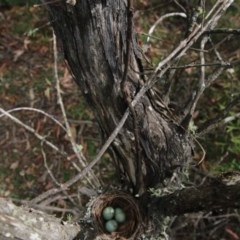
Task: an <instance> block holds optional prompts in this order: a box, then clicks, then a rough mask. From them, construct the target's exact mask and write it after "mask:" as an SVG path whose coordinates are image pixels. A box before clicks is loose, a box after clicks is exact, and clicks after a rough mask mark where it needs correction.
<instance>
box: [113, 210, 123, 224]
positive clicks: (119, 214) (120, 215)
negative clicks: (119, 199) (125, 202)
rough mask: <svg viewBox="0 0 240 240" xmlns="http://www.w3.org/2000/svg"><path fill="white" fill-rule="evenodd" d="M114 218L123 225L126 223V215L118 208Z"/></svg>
mask: <svg viewBox="0 0 240 240" xmlns="http://www.w3.org/2000/svg"><path fill="white" fill-rule="evenodd" d="M114 218H115V220H116V221H117V222H119V223H123V222H125V221H126V214H125V212H124V211H123V210H122V209H121V208H116V209H115V213H114Z"/></svg>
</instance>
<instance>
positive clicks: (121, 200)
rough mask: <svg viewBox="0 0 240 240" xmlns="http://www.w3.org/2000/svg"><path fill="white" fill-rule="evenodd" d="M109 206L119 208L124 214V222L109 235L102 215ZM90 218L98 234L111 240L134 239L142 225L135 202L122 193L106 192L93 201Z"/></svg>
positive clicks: (128, 195) (129, 196)
mask: <svg viewBox="0 0 240 240" xmlns="http://www.w3.org/2000/svg"><path fill="white" fill-rule="evenodd" d="M109 206H110V207H113V208H121V209H122V210H123V211H124V213H125V214H126V221H124V222H123V223H121V224H119V226H118V228H117V230H116V231H113V232H111V233H109V232H108V231H107V230H106V229H105V224H106V220H105V219H104V218H103V214H102V213H103V210H104V209H105V208H106V207H109ZM92 217H93V220H94V223H95V225H96V227H97V229H98V230H99V232H100V233H103V234H107V235H110V236H111V237H112V238H113V239H115V238H117V237H119V238H120V237H123V238H127V239H131V238H134V239H135V237H136V236H137V235H138V233H139V230H140V224H141V223H142V216H141V213H140V210H139V207H138V204H137V202H136V201H135V199H134V198H133V197H132V196H131V195H130V194H128V193H125V192H122V191H114V192H107V193H104V194H101V195H99V196H98V197H97V198H96V199H94V202H93V204H92Z"/></svg>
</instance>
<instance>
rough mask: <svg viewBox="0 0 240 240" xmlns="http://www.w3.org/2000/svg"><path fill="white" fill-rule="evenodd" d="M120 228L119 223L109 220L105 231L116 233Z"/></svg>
mask: <svg viewBox="0 0 240 240" xmlns="http://www.w3.org/2000/svg"><path fill="white" fill-rule="evenodd" d="M117 228H118V223H117V222H116V221H115V220H113V219H112V220H109V221H107V222H106V223H105V229H106V231H108V232H110V233H111V232H115V231H116V230H117Z"/></svg>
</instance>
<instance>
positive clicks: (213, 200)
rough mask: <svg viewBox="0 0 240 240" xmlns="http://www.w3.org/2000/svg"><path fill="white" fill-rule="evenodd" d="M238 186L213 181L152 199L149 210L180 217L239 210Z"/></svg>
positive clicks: (239, 190) (239, 185) (239, 196)
mask: <svg viewBox="0 0 240 240" xmlns="http://www.w3.org/2000/svg"><path fill="white" fill-rule="evenodd" d="M239 199H240V184H239V183H238V184H234V185H226V184H224V183H223V182H221V181H218V180H214V181H211V182H210V183H206V184H203V185H201V186H198V187H190V188H184V189H182V190H179V191H175V192H174V193H172V194H170V195H167V196H164V197H160V198H153V199H152V204H151V206H153V207H152V208H151V210H152V211H153V212H154V211H155V212H158V214H160V215H166V216H171V215H175V216H176V215H177V216H179V215H182V214H185V213H194V212H199V211H213V210H219V209H227V208H240V201H239Z"/></svg>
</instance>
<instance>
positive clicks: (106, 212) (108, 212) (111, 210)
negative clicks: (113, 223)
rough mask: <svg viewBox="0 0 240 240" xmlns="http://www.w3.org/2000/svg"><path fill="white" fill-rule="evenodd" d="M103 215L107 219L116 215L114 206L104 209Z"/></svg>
mask: <svg viewBox="0 0 240 240" xmlns="http://www.w3.org/2000/svg"><path fill="white" fill-rule="evenodd" d="M102 216H103V218H104V219H105V220H110V219H112V218H113V216H114V208H113V207H106V208H104V209H103V211H102Z"/></svg>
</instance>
